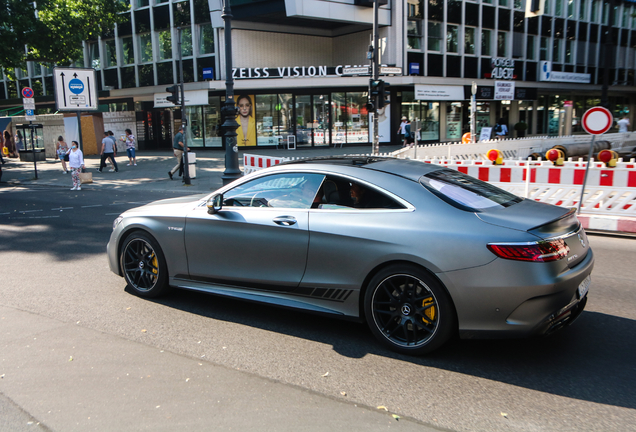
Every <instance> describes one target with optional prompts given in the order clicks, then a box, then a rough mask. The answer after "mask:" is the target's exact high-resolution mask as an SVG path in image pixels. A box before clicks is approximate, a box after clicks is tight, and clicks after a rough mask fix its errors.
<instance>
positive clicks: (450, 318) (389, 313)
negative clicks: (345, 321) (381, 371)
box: [364, 265, 456, 355]
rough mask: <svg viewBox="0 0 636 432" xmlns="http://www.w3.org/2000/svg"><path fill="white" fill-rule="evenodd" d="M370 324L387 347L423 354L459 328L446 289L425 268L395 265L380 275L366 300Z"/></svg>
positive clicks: (365, 304) (401, 351) (377, 275)
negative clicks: (456, 325) (456, 327)
mask: <svg viewBox="0 0 636 432" xmlns="http://www.w3.org/2000/svg"><path fill="white" fill-rule="evenodd" d="M364 309H365V315H366V320H367V324H368V325H369V328H370V329H371V332H372V333H373V335H374V336H375V337H376V338H377V339H378V340H379V341H380V342H381V343H382V344H383V345H385V346H387V347H388V348H390V349H392V350H393V351H397V352H400V353H403V354H410V355H421V354H425V353H428V352H431V351H433V350H435V349H437V348H439V347H440V346H441V345H442V344H444V343H445V342H446V341H447V340H448V339H449V338H450V337H451V336H452V334H453V331H454V328H455V321H456V318H455V310H454V307H453V305H452V302H451V300H450V298H449V296H448V294H447V293H446V290H444V288H443V287H442V286H441V285H440V284H439V282H438V281H436V280H435V279H433V278H432V277H431V276H430V275H428V274H427V273H426V272H425V271H423V270H422V269H420V268H418V267H416V266H411V265H393V266H390V267H387V268H385V269H383V270H382V271H380V272H379V273H378V274H376V275H375V276H374V277H373V278H372V279H371V281H370V282H369V285H368V287H367V290H366V293H365V299H364Z"/></svg>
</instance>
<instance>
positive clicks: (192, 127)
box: [186, 106, 204, 147]
mask: <svg viewBox="0 0 636 432" xmlns="http://www.w3.org/2000/svg"><path fill="white" fill-rule="evenodd" d="M186 113H187V114H186V115H187V116H188V118H189V119H190V124H189V125H188V126H187V130H186V137H189V138H190V139H188V145H189V146H193V147H203V146H204V139H203V136H204V134H203V107H200V106H194V107H186ZM186 139H187V138H186Z"/></svg>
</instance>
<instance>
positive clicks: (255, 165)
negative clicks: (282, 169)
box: [243, 154, 289, 174]
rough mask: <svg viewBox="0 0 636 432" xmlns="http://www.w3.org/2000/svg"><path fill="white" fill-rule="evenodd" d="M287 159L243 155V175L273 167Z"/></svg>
mask: <svg viewBox="0 0 636 432" xmlns="http://www.w3.org/2000/svg"><path fill="white" fill-rule="evenodd" d="M288 159H289V158H280V157H272V156H257V155H252V154H244V155H243V174H251V173H253V172H254V171H258V170H259V169H263V168H269V167H271V166H274V165H278V164H279V163H281V162H283V161H285V160H288Z"/></svg>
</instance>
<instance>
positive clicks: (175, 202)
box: [124, 194, 208, 216]
mask: <svg viewBox="0 0 636 432" xmlns="http://www.w3.org/2000/svg"><path fill="white" fill-rule="evenodd" d="M207 195H208V194H197V195H188V196H184V197H179V198H168V199H164V200H159V201H153V202H151V203H149V204H146V205H143V206H140V207H135V208H132V209H130V210H127V211H126V212H125V213H124V214H125V215H129V214H131V213H135V214H138V213H152V214H154V215H157V216H158V215H161V214H162V213H165V212H170V210H177V209H182V208H189V207H194V206H196V205H197V204H198V203H199V202H201V201H202V200H203V199H204V198H205V197H207Z"/></svg>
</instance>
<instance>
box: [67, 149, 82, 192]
mask: <svg viewBox="0 0 636 432" xmlns="http://www.w3.org/2000/svg"><path fill="white" fill-rule="evenodd" d="M68 165H69V167H71V178H72V179H73V187H72V188H71V190H82V187H81V186H80V173H81V172H82V170H83V169H84V154H83V153H82V151H81V150H80V149H79V144H78V143H77V141H71V151H70V152H69V154H68Z"/></svg>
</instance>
